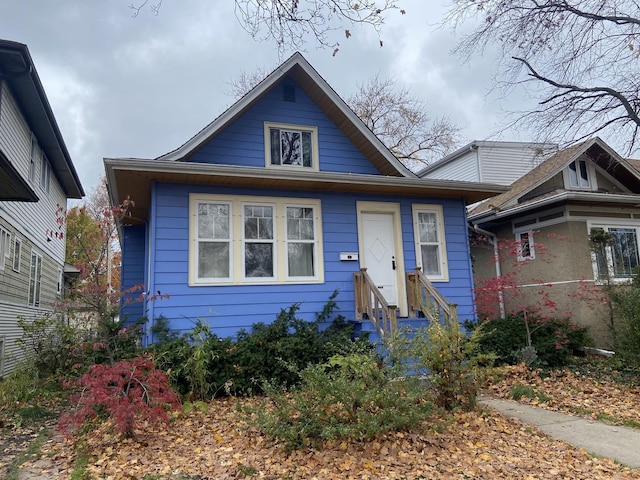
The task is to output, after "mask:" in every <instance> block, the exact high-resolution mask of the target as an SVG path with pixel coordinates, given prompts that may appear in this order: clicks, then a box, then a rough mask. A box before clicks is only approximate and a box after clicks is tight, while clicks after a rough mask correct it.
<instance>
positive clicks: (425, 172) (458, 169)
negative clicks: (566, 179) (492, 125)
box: [418, 140, 558, 185]
mask: <svg viewBox="0 0 640 480" xmlns="http://www.w3.org/2000/svg"><path fill="white" fill-rule="evenodd" d="M557 151H558V146H557V145H556V144H554V143H532V142H502V141H481V140H474V141H472V142H470V143H468V144H466V145H465V146H463V147H461V148H459V149H458V150H456V151H455V152H453V153H451V154H449V155H447V156H446V157H444V158H442V159H440V160H438V161H437V162H434V163H432V164H430V165H428V166H427V167H425V168H423V169H422V170H421V171H419V172H418V176H419V177H421V178H429V179H438V180H466V181H469V182H486V183H495V184H498V185H511V184H512V183H513V182H514V181H516V180H517V179H518V178H520V177H521V176H522V175H524V174H525V173H527V172H528V171H529V170H531V169H532V168H534V167H535V166H536V165H538V164H540V162H542V161H543V160H544V159H545V158H548V157H549V156H550V155H552V154H554V153H555V152H557Z"/></svg>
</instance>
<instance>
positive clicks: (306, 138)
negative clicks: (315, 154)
mask: <svg viewBox="0 0 640 480" xmlns="http://www.w3.org/2000/svg"><path fill="white" fill-rule="evenodd" d="M302 165H303V166H304V167H310V166H311V132H302Z"/></svg>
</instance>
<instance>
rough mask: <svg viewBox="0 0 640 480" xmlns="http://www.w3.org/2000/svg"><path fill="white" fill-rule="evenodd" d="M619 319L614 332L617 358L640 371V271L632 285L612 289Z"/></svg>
mask: <svg viewBox="0 0 640 480" xmlns="http://www.w3.org/2000/svg"><path fill="white" fill-rule="evenodd" d="M610 296H611V300H612V302H613V306H614V310H615V313H616V316H617V318H618V322H617V323H616V328H615V332H614V347H615V351H616V357H617V358H619V360H620V361H621V362H622V363H623V364H624V365H625V366H627V367H631V368H634V369H640V269H639V268H637V267H636V269H635V276H634V277H633V281H632V283H631V284H630V285H624V286H622V285H621V286H616V287H613V288H611V289H610Z"/></svg>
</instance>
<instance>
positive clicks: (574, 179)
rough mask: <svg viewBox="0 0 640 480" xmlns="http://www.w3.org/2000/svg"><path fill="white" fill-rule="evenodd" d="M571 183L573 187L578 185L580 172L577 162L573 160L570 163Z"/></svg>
mask: <svg viewBox="0 0 640 480" xmlns="http://www.w3.org/2000/svg"><path fill="white" fill-rule="evenodd" d="M569 185H571V186H572V187H577V186H578V172H577V167H576V162H571V164H570V165H569Z"/></svg>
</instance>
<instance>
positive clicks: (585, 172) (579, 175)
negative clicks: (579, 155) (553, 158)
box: [569, 159, 591, 189]
mask: <svg viewBox="0 0 640 480" xmlns="http://www.w3.org/2000/svg"><path fill="white" fill-rule="evenodd" d="M569 187H571V188H587V189H588V188H591V181H590V179H589V169H588V165H587V161H586V160H580V159H578V160H575V161H573V162H571V163H570V164H569Z"/></svg>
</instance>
